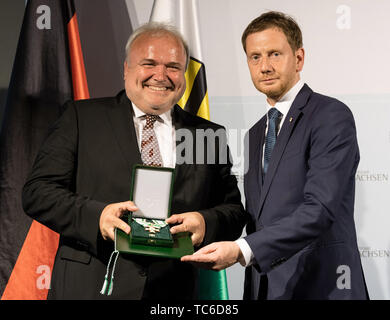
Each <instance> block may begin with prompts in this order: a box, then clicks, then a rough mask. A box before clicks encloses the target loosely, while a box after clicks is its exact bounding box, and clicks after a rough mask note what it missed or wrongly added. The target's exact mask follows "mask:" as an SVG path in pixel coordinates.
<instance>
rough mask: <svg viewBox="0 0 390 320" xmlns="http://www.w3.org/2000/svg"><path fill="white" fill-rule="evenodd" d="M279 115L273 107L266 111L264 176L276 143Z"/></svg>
mask: <svg viewBox="0 0 390 320" xmlns="http://www.w3.org/2000/svg"><path fill="white" fill-rule="evenodd" d="M281 115H282V114H281V113H280V112H279V110H278V109H276V108H275V107H273V108H271V109H270V110H269V111H268V132H267V137H266V138H265V148H264V174H266V173H267V170H268V164H269V161H270V159H271V154H272V150H273V149H274V146H275V143H276V133H277V127H278V124H279V121H280V116H281Z"/></svg>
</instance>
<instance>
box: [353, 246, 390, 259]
mask: <svg viewBox="0 0 390 320" xmlns="http://www.w3.org/2000/svg"><path fill="white" fill-rule="evenodd" d="M359 252H360V257H361V258H378V259H388V258H390V249H378V248H371V247H359Z"/></svg>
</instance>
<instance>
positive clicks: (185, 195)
mask: <svg viewBox="0 0 390 320" xmlns="http://www.w3.org/2000/svg"><path fill="white" fill-rule="evenodd" d="M188 56H189V54H188V47H187V45H186V44H185V42H184V41H183V39H182V37H181V35H180V34H179V33H178V32H177V31H176V30H174V29H173V28H172V27H170V26H167V25H164V24H156V23H150V24H147V25H145V26H142V27H141V28H139V29H138V30H136V31H135V32H134V34H133V35H132V36H131V37H130V39H129V41H128V44H127V46H126V60H125V62H124V84H125V90H124V91H122V92H120V93H119V94H118V95H117V96H116V97H109V98H100V99H89V100H83V101H76V102H75V101H71V102H68V103H67V105H66V110H65V111H64V113H63V115H62V116H61V118H60V119H59V120H58V121H57V122H56V123H55V125H54V126H53V128H52V130H51V133H50V134H49V136H48V138H47V139H46V141H45V143H44V145H43V146H42V148H41V150H40V152H39V154H38V156H37V159H36V161H35V163H34V166H33V169H32V173H31V175H30V177H29V178H28V180H27V182H26V184H25V187H24V189H23V206H24V210H25V211H26V213H27V214H28V215H29V216H31V217H32V218H34V219H36V220H37V221H39V222H41V223H42V224H44V225H46V226H48V227H49V228H51V229H53V230H54V231H56V232H58V233H59V234H60V243H59V248H58V251H57V255H56V259H55V264H54V268H53V274H52V282H51V290H50V291H49V299H103V298H107V296H103V295H100V294H99V291H100V288H101V285H102V281H103V279H104V275H105V273H106V267H107V264H108V263H109V256H110V253H111V252H112V250H113V245H114V244H113V242H112V240H114V232H115V231H114V230H115V228H119V229H121V230H122V231H124V232H126V233H127V234H129V233H130V232H131V230H130V227H129V225H128V224H127V223H125V222H124V221H122V219H121V216H122V215H123V214H124V213H125V212H127V211H136V210H137V207H136V206H135V205H134V203H132V202H131V201H126V200H127V199H128V198H129V194H130V182H131V171H132V168H133V165H135V164H142V163H143V164H147V165H156V166H164V167H172V168H175V170H176V171H175V183H174V190H173V198H172V206H171V212H172V213H173V215H172V216H171V217H170V218H169V219H167V222H168V223H169V224H173V225H174V226H173V227H172V228H171V232H172V233H173V234H175V233H178V232H183V231H188V232H190V233H191V239H192V242H193V245H194V246H195V247H201V246H203V245H206V244H208V243H211V242H213V241H218V240H234V239H236V238H238V237H239V236H240V234H241V232H242V228H243V226H244V224H245V221H246V218H245V212H244V210H243V207H242V205H241V197H240V193H239V190H238V188H237V181H236V179H235V177H234V176H232V175H231V173H230V169H231V163H230V161H229V160H227V161H226V162H225V163H220V161H219V160H218V161H219V162H216V163H214V164H207V163H206V161H203V162H202V163H199V161H198V162H196V161H187V162H184V163H181V164H180V165H179V164H177V163H178V162H177V159H178V158H180V159H182V158H183V157H184V158H185V159H192V160H194V159H198V160H199V157H197V156H196V154H195V153H196V145H197V144H198V143H203V142H204V141H198V140H197V139H196V134H195V132H196V130H198V129H202V130H210V129H211V130H212V131H217V130H220V129H221V128H222V127H221V126H219V125H216V124H213V123H211V122H209V121H207V120H204V119H201V118H198V117H196V116H193V115H191V114H189V113H187V112H185V111H183V110H182V109H181V108H180V107H179V106H177V105H176V103H177V102H178V100H179V99H180V98H181V96H182V94H183V92H184V90H185V87H186V84H185V77H184V74H185V70H186V66H187V64H188ZM146 127H148V128H146ZM150 128H152V129H150ZM183 129H185V130H187V131H189V132H191V133H192V137H193V139H189V140H187V141H181V140H180V141H176V140H177V134H176V132H177V130H183ZM147 130H148V132H149V134H150V132H153V133H152V134H151V135H152V136H153V138H152V140H153V141H154V142H153V143H155V144H154V145H155V146H156V149H154V153H153V155H152V154H150V152H149V153H144V152H143V151H144V148H146V147H147V145H148V141H149V140H145V137H144V134H145V132H144V131H147ZM156 140H157V141H156ZM176 143H181V144H182V143H184V144H188V148H184V150H183V149H182V148H181V149H180V150H181V151H180V153H177V150H179V148H176ZM214 147H215V148H214V150H213V152H215V153H219V152H220V149H219V147H218V146H217V143H215V146H214ZM224 150H225V152H228V149H227V148H225V149H224ZM149 151H150V150H149ZM191 151H192V154H191V155H190V157H188V154H186V155H185V156H184V155H183V154H182V153H183V152H186V153H188V152H191ZM208 152H209V148H206V150H205V152H204V159H207V157H208ZM215 159H229V157H226V156H223V155H219V154H217V155H216V156H215ZM197 275H198V271H197V269H195V268H194V267H193V266H191V265H188V264H185V263H182V262H180V261H179V260H174V259H165V258H151V257H146V256H136V255H122V254H121V255H120V256H119V259H118V261H117V263H116V277H115V289H114V290H113V294H112V295H111V296H109V298H113V299H175V298H180V299H192V298H196V297H197V290H196V289H197V285H196V283H197Z"/></svg>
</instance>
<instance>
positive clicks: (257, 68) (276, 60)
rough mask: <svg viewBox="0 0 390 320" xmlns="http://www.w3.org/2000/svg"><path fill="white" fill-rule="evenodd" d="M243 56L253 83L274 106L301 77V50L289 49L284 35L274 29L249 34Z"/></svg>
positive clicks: (302, 52) (302, 58) (302, 51)
mask: <svg viewBox="0 0 390 320" xmlns="http://www.w3.org/2000/svg"><path fill="white" fill-rule="evenodd" d="M246 55H247V62H248V66H249V71H250V73H251V77H252V81H253V84H254V85H255V87H256V89H257V90H259V91H260V92H262V93H264V94H265V95H266V96H267V100H268V102H269V103H270V104H271V105H275V103H276V102H277V101H279V100H280V99H281V98H282V97H283V96H284V95H285V94H286V93H287V92H288V91H289V90H290V89H291V88H292V87H293V86H294V85H295V84H296V83H297V82H298V81H299V79H300V76H299V72H300V71H301V70H302V68H303V63H304V50H303V48H300V49H298V50H296V51H295V52H294V51H293V50H292V49H291V46H290V44H289V43H288V41H287V38H286V36H285V34H284V33H283V32H282V31H281V30H279V29H276V28H271V29H266V30H264V31H260V32H255V33H252V34H250V35H249V36H248V37H247V39H246Z"/></svg>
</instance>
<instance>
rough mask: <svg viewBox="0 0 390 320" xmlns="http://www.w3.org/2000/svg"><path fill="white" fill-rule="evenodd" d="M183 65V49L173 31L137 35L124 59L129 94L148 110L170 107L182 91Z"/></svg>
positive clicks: (184, 64)
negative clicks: (171, 32)
mask: <svg viewBox="0 0 390 320" xmlns="http://www.w3.org/2000/svg"><path fill="white" fill-rule="evenodd" d="M185 66H186V52H185V49H184V47H183V44H182V43H181V42H180V41H179V40H178V39H176V38H175V37H174V36H173V35H171V34H169V33H163V34H159V35H150V34H147V33H146V34H142V35H140V36H139V37H138V38H136V39H135V40H134V42H133V43H132V45H131V47H130V51H129V55H128V57H127V59H126V61H125V63H124V80H125V89H126V94H127V96H128V98H129V99H130V100H131V101H132V102H133V103H134V104H135V105H136V106H137V107H138V108H140V109H141V110H142V111H143V112H145V113H147V114H154V115H160V114H162V113H164V112H166V111H168V110H170V109H171V108H172V107H173V106H174V105H175V104H176V103H177V102H178V101H179V99H180V98H181V96H182V95H183V93H184V90H185V87H186V82H185V77H184V73H185Z"/></svg>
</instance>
